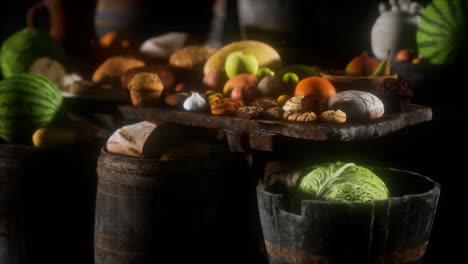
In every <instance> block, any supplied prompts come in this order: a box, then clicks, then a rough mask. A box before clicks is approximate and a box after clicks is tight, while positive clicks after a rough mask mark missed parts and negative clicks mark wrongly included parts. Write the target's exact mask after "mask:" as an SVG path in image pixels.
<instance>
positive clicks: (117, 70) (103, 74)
mask: <svg viewBox="0 0 468 264" xmlns="http://www.w3.org/2000/svg"><path fill="white" fill-rule="evenodd" d="M144 65H145V63H144V62H143V61H141V60H138V59H135V58H132V57H125V56H114V57H110V58H109V59H107V60H106V61H104V62H103V63H102V64H101V65H99V67H98V68H97V69H96V71H95V72H94V74H93V78H92V80H93V82H106V81H110V82H114V81H117V82H118V81H119V79H120V76H121V75H122V74H123V73H125V72H126V71H128V70H129V69H131V68H136V67H142V66H144Z"/></svg>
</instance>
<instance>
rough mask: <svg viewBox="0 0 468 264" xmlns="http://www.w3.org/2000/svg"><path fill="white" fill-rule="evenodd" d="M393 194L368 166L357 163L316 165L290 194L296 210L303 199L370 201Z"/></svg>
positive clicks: (293, 207) (382, 198) (291, 203)
mask: <svg viewBox="0 0 468 264" xmlns="http://www.w3.org/2000/svg"><path fill="white" fill-rule="evenodd" d="M388 196H389V191H388V189H387V187H386V186H385V183H384V182H383V181H382V180H381V179H380V178H379V177H378V176H377V175H375V174H374V173H373V172H372V171H371V170H369V169H368V168H365V167H362V166H358V165H356V164H354V163H343V162H339V161H338V162H335V163H327V164H323V165H319V166H314V167H312V170H311V171H310V172H308V173H307V174H305V176H303V177H301V178H299V180H298V181H297V183H296V187H295V188H294V189H293V191H292V193H291V197H290V205H291V209H292V211H295V212H297V211H300V208H301V202H302V200H324V201H349V202H366V201H372V200H384V199H387V198H388Z"/></svg>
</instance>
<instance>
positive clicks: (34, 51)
mask: <svg viewBox="0 0 468 264" xmlns="http://www.w3.org/2000/svg"><path fill="white" fill-rule="evenodd" d="M45 56H47V57H51V58H54V59H57V60H63V59H64V58H65V51H64V50H63V47H62V46H61V44H60V43H58V42H57V41H56V40H54V39H53V38H51V37H50V35H49V34H48V33H47V32H45V31H41V30H36V29H31V28H24V29H22V30H19V31H17V32H15V33H14V34H13V35H11V36H10V37H9V38H8V39H7V40H5V41H4V42H3V44H2V47H1V49H0V68H1V71H2V74H3V76H4V77H5V78H6V77H10V76H13V75H15V74H19V73H23V72H28V71H29V67H30V66H31V64H32V63H33V62H34V61H35V60H36V59H38V58H40V57H45Z"/></svg>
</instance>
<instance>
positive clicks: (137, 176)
mask: <svg viewBox="0 0 468 264" xmlns="http://www.w3.org/2000/svg"><path fill="white" fill-rule="evenodd" d="M228 155H229V156H228V158H227V157H225V158H219V159H211V160H169V161H162V160H156V159H138V158H131V157H124V156H118V155H114V154H110V153H108V152H107V151H106V150H105V149H103V150H102V151H101V155H100V157H99V160H98V166H97V171H98V187H97V196H96V214H95V217H96V220H95V263H96V264H129V263H132V264H141V263H219V260H220V259H223V258H226V256H232V258H231V260H232V261H239V262H237V263H240V262H241V260H242V259H244V260H245V259H247V256H246V254H247V253H248V252H249V249H248V248H247V247H248V245H249V243H248V241H247V237H249V230H248V228H246V226H247V225H248V224H249V217H250V216H249V212H250V210H249V204H250V202H251V200H250V199H249V198H250V197H249V194H248V189H249V182H250V181H251V179H252V177H250V176H249V175H246V174H245V173H244V172H245V170H244V167H245V166H244V165H243V160H240V159H238V158H237V156H232V155H234V154H232V155H231V153H229V154H228ZM243 173H244V174H243ZM251 186H255V185H251ZM231 260H227V261H228V262H229V263H231Z"/></svg>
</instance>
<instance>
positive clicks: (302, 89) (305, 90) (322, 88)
mask: <svg viewBox="0 0 468 264" xmlns="http://www.w3.org/2000/svg"><path fill="white" fill-rule="evenodd" d="M310 94H313V95H316V96H320V97H323V98H325V99H328V98H330V97H332V96H333V95H335V94H336V89H335V87H334V86H333V84H331V82H330V81H329V80H327V79H325V78H322V77H317V76H311V77H307V78H304V79H302V80H301V81H299V83H297V85H296V87H295V88H294V96H299V95H303V96H307V95H310Z"/></svg>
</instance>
